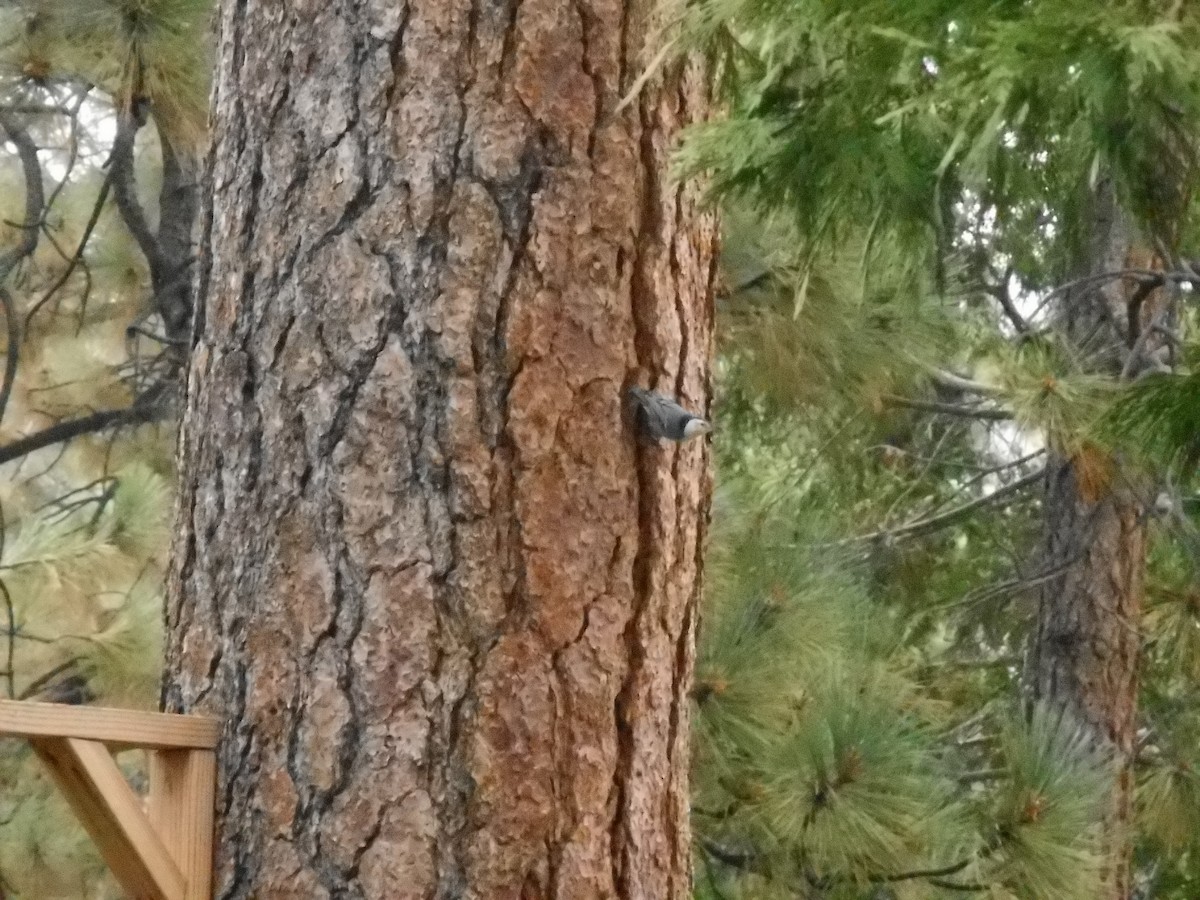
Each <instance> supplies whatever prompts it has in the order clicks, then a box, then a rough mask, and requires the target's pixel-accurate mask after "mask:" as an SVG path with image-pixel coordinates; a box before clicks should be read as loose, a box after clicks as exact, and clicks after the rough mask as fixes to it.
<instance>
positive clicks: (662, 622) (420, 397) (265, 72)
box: [164, 0, 715, 900]
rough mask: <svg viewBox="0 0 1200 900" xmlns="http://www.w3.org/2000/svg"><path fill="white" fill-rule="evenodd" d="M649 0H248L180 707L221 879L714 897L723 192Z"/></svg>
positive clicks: (196, 433) (186, 526)
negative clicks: (706, 858)
mask: <svg viewBox="0 0 1200 900" xmlns="http://www.w3.org/2000/svg"><path fill="white" fill-rule="evenodd" d="M651 8H652V3H651V2H649V0H646V2H640V0H639V2H619V0H580V2H576V3H568V4H564V3H559V2H553V0H525V2H515V0H514V2H507V3H505V2H501V3H491V4H481V3H470V2H458V0H424V2H418V3H410V4H408V5H404V4H386V3H372V2H366V0H357V2H344V3H340V4H330V3H324V2H315V0H303V2H297V3H292V4H286V5H283V4H245V3H242V2H237V0H226V2H224V3H223V4H222V7H221V12H220V23H219V40H218V73H217V80H216V85H215V88H214V99H215V110H214V125H215V133H214V147H213V151H212V157H211V160H210V166H211V179H212V198H211V200H208V201H206V205H207V208H206V209H205V211H204V214H203V215H202V220H203V222H204V225H203V231H204V233H203V235H202V238H201V252H200V261H199V263H198V267H199V272H198V275H199V285H200V289H199V296H198V303H199V319H198V321H197V324H196V330H195V338H194V340H195V346H194V348H193V351H192V355H191V364H190V365H191V368H190V374H189V390H188V400H187V409H186V413H185V418H184V423H183V428H182V436H181V444H180V453H181V494H180V499H179V506H178V528H177V540H176V544H175V548H174V549H175V553H174V565H173V569H172V573H171V578H170V585H169V599H168V611H167V621H168V632H169V641H168V643H169V647H168V668H169V672H168V677H167V686H166V688H165V697H164V700H165V705H166V706H167V707H168V708H171V709H187V710H205V711H208V712H211V713H215V714H217V715H219V716H221V717H222V718H223V719H224V721H225V723H226V724H225V731H224V738H223V740H222V743H221V748H220V763H221V782H220V788H219V792H218V794H219V796H218V814H219V822H220V836H219V845H220V850H219V853H218V873H217V884H218V887H217V894H216V895H217V896H218V897H221V898H246V897H258V898H267V897H296V896H302V897H306V898H309V897H311V898H322V897H348V898H393V897H405V898H407V897H421V898H426V897H428V898H451V897H472V898H481V900H482V898H489V900H491V898H497V900H504V898H530V900H532V898H542V897H545V898H551V897H561V898H568V897H570V898H588V897H611V898H630V900H632V898H649V897H653V898H666V900H670V898H678V900H683V898H686V897H689V896H690V881H689V860H690V847H689V833H688V825H687V797H688V787H687V765H688V707H687V702H688V701H687V697H688V692H689V687H690V684H689V682H690V678H691V668H692V638H693V631H694V627H695V611H696V601H697V597H698V592H699V586H700V574H701V573H700V551H701V546H702V543H703V540H704V535H705V529H706V522H707V515H708V497H709V492H710V476H709V453H708V450H707V447H706V445H705V444H704V443H703V442H701V441H693V442H690V443H688V444H685V445H681V446H677V445H670V446H667V447H656V448H646V447H641V446H639V445H638V443H637V442H636V441H635V439H634V436H633V435H632V434H631V432H630V431H629V429H628V427H627V426H626V425H624V424H623V421H622V397H623V394H624V389H625V388H626V387H627V386H628V385H630V384H632V383H634V382H635V381H637V382H639V383H642V384H647V383H649V384H651V385H652V386H655V387H657V388H658V389H660V390H664V391H667V392H672V393H675V394H677V395H679V396H680V397H681V398H682V402H684V403H685V404H687V405H689V406H691V407H693V408H696V409H698V410H704V409H705V407H706V405H707V398H708V396H709V375H708V372H709V360H710V355H711V343H712V290H713V280H714V245H715V227H714V223H713V222H712V221H711V220H710V219H709V218H707V217H706V216H704V215H702V214H701V213H700V212H699V208H698V197H697V195H696V194H695V192H694V191H693V190H692V189H690V188H681V187H678V186H676V185H673V184H671V183H669V182H668V181H667V180H666V179H665V178H664V177H663V175H662V173H663V171H664V167H665V164H666V162H667V156H668V152H669V149H670V147H671V144H672V141H673V138H674V135H675V134H676V132H677V130H678V128H679V127H680V126H681V125H683V124H685V123H687V122H689V121H691V120H694V119H695V118H696V117H698V116H699V115H701V114H703V112H704V109H705V104H706V99H705V94H704V91H703V87H702V80H701V79H700V78H699V74H700V73H698V72H695V71H691V72H688V73H686V74H681V75H679V76H678V77H674V76H673V77H671V78H668V79H667V80H666V83H665V84H664V83H660V82H657V81H656V82H652V83H651V85H650V86H649V87H648V88H647V89H646V91H644V92H643V94H642V95H641V96H640V97H639V99H638V100H637V101H636V102H635V103H634V104H632V106H631V107H630V108H628V109H626V110H624V111H622V112H621V113H616V112H615V109H616V106H617V104H618V101H619V100H620V97H621V91H622V89H623V88H625V87H627V86H628V85H630V84H631V83H632V82H633V80H634V79H635V78H636V77H637V75H638V74H639V73H640V69H639V64H640V60H642V59H644V58H646V57H644V56H640V55H639V53H640V51H641V49H642V43H643V41H644V39H645V36H646V35H647V34H648V33H649V32H650V31H651V30H652V24H653V23H652V22H651V21H650V9H651Z"/></svg>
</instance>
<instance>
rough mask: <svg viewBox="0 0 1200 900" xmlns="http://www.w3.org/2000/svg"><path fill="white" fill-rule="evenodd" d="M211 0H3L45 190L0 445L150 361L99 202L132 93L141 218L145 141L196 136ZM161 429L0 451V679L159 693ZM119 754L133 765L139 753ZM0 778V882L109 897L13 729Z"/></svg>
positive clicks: (136, 273) (11, 277) (137, 257)
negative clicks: (120, 116) (145, 123)
mask: <svg viewBox="0 0 1200 900" xmlns="http://www.w3.org/2000/svg"><path fill="white" fill-rule="evenodd" d="M210 5H211V4H210V2H209V0H88V2H77V0H26V2H20V3H11V4H6V5H5V6H4V8H3V9H0V111H5V114H6V115H8V116H9V117H10V119H9V120H10V121H11V122H13V123H15V125H16V126H17V127H19V128H20V129H22V130H24V131H25V132H26V133H27V134H28V135H29V137H30V139H31V140H32V141H33V143H34V144H35V145H36V146H37V147H38V154H37V162H38V164H39V167H40V169H41V180H42V185H43V194H44V197H45V208H44V210H42V211H41V219H42V225H41V228H40V229H39V232H38V241H37V244H36V246H35V248H34V249H33V251H32V253H30V254H28V255H27V256H25V257H23V258H21V259H19V260H18V261H17V263H16V265H15V266H14V267H13V268H12V269H11V271H9V272H7V277H5V278H4V279H3V281H2V282H0V288H2V289H3V291H4V295H3V298H5V299H7V301H8V302H11V304H12V307H13V312H14V315H15V318H16V320H17V323H18V336H19V338H20V341H19V344H18V347H17V368H16V377H15V379H14V381H13V383H12V390H11V396H9V397H8V399H7V403H6V404H5V405H4V408H3V411H2V418H0V446H5V445H8V444H11V443H12V442H14V441H16V440H18V439H20V438H21V437H23V436H26V435H29V434H34V433H37V432H39V431H40V430H42V429H44V428H46V427H48V426H50V425H52V424H54V423H55V422H58V421H64V420H71V419H73V418H77V417H80V416H84V415H86V414H88V413H90V412H92V411H93V410H104V409H120V408H122V407H126V406H128V405H129V404H130V402H131V401H132V399H133V397H134V396H136V394H137V393H138V391H140V390H142V389H143V386H144V383H145V379H146V377H147V376H146V373H147V371H149V370H152V369H153V368H154V366H156V365H158V363H157V361H156V360H157V357H158V355H159V354H160V353H161V350H162V345H161V343H160V342H158V341H156V340H155V339H154V338H153V334H154V331H155V328H156V324H155V321H154V320H153V319H152V318H150V317H149V316H148V315H147V312H146V310H147V308H148V306H149V304H148V300H149V296H150V284H149V275H148V271H147V266H146V263H145V259H144V257H143V255H142V252H141V250H140V249H139V247H138V244H137V241H136V240H135V239H134V237H133V235H132V234H131V233H130V232H129V230H128V229H127V228H126V226H125V224H124V221H123V218H122V215H121V213H120V212H119V210H118V208H117V205H116V203H115V202H114V198H113V193H114V192H113V190H112V185H111V183H110V182H111V179H112V177H113V176H112V174H111V167H110V166H109V165H108V163H109V157H110V154H111V152H112V142H113V135H114V122H115V115H116V113H117V111H119V110H127V109H129V108H130V106H131V104H140V105H142V106H145V107H146V108H148V109H149V110H150V111H151V112H150V115H151V117H152V118H151V127H147V128H144V129H143V130H142V132H141V133H140V134H139V135H138V140H137V143H136V145H135V162H134V176H135V179H136V188H137V191H136V193H137V196H138V198H139V199H140V202H141V204H142V206H143V208H144V210H145V213H146V217H147V219H148V220H149V221H150V223H151V225H152V226H153V224H154V223H155V222H156V221H157V218H158V206H157V190H158V186H159V180H160V173H159V169H160V144H159V141H160V140H165V141H169V142H170V144H171V146H172V148H173V149H174V151H175V153H176V154H194V153H196V152H197V151H199V150H200V149H201V146H202V143H203V139H204V128H205V122H206V118H207V94H208V75H209V73H208V65H209V64H208V58H207V53H208V50H207V36H208V15H209V9H210ZM12 147H13V144H12V143H9V144H8V145H7V148H6V149H10V150H11V148H12ZM25 202H26V192H25V178H24V171H23V165H22V160H21V159H20V158H19V157H18V155H17V154H16V153H13V152H8V153H5V154H3V155H2V156H0V205H2V206H3V210H4V211H3V215H0V219H2V220H3V223H4V224H3V225H2V226H0V254H3V253H4V252H6V251H7V250H8V249H9V248H11V247H14V246H17V245H18V244H19V242H20V241H21V240H22V238H23V237H24V235H25V233H26V232H25V229H23V228H22V227H21V223H22V222H23V221H24V220H25V219H26V207H25ZM130 326H135V327H136V330H134V331H131V330H130ZM6 337H7V334H6ZM0 350H3V345H0ZM173 444H174V437H173V429H171V428H170V427H168V426H150V427H141V428H123V429H120V430H118V431H116V432H113V431H111V430H109V431H103V432H97V433H95V434H87V435H83V436H81V437H77V438H75V439H73V440H71V441H70V442H69V443H65V444H58V445H52V446H50V447H47V448H45V449H42V450H39V451H37V452H35V453H33V454H31V455H28V456H25V457H22V458H21V459H18V460H16V461H14V462H11V463H9V464H7V465H5V466H4V467H3V475H2V477H0V599H2V600H3V604H2V605H0V669H2V670H3V671H2V672H0V693H2V694H3V695H4V696H7V697H17V698H30V699H42V700H53V701H58V702H68V703H80V702H99V703H103V704H107V705H114V706H129V707H142V708H153V707H154V706H155V705H156V704H157V699H158V689H159V679H160V677H161V672H160V669H161V656H162V637H163V635H162V584H163V573H164V571H165V564H166V545H167V538H168V517H169V515H170V506H171V493H172V479H173V468H172V453H173ZM120 762H121V764H122V766H123V767H124V768H125V769H126V770H127V773H128V774H129V776H130V777H131V779H133V780H134V782H135V783H137V782H138V780H139V778H140V777H141V776H140V774H139V772H140V764H141V761H140V759H139V758H138V755H137V754H124V755H122V756H121V757H120ZM0 797H2V798H3V799H2V800H0V892H2V893H3V894H4V896H6V897H9V896H11V897H17V898H31V900H33V898H36V900H52V898H74V897H88V898H102V897H115V896H118V894H117V891H116V888H115V886H114V885H113V884H112V881H111V879H110V878H109V877H108V875H107V874H106V872H105V870H104V867H103V865H102V864H101V862H100V860H99V858H98V856H97V854H96V852H95V850H94V848H93V846H92V844H91V842H90V841H89V840H88V839H87V838H86V836H85V835H84V834H83V832H82V830H81V829H80V828H79V826H78V825H77V824H76V822H75V819H74V816H73V815H72V814H71V813H70V811H69V810H68V809H67V808H66V807H65V805H64V803H63V801H62V799H61V798H60V797H59V796H58V795H57V793H56V792H55V791H54V790H53V789H52V787H51V785H50V784H49V782H48V781H47V780H46V778H45V776H44V774H43V772H42V770H41V767H40V764H39V763H37V761H36V760H35V759H34V758H33V757H32V756H31V754H30V753H29V751H28V749H27V748H25V747H24V746H23V745H22V744H20V743H19V742H3V746H2V747H0Z"/></svg>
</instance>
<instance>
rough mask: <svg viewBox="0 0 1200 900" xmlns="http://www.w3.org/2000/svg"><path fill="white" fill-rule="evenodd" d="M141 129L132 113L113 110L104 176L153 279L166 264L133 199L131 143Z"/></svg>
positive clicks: (134, 196)
mask: <svg viewBox="0 0 1200 900" xmlns="http://www.w3.org/2000/svg"><path fill="white" fill-rule="evenodd" d="M141 127H142V122H141V121H139V120H138V118H137V116H136V115H135V114H134V113H133V112H132V111H130V110H124V109H119V110H118V111H117V133H116V136H115V137H114V138H113V145H112V153H111V154H110V155H109V158H108V165H109V173H108V177H109V178H110V179H111V181H112V184H113V197H114V199H115V200H116V201H117V209H118V210H119V211H120V213H121V219H122V221H124V223H125V227H126V228H128V229H129V233H130V234H131V235H133V239H134V240H135V241H136V242H137V245H138V249H140V250H141V251H142V255H143V256H145V257H146V262H147V263H148V264H149V266H150V275H151V278H152V279H153V278H154V275H155V273H156V272H161V271H162V270H163V268H164V267H165V264H166V262H165V260H164V258H163V253H162V249H161V248H160V247H159V244H158V239H157V238H156V237H155V236H154V232H153V231H151V230H150V223H149V222H147V221H146V213H145V212H144V211H143V210H142V206H141V204H140V203H139V202H138V199H137V178H136V176H135V174H134V168H133V147H134V141H135V140H136V139H137V133H138V129H140V128H141Z"/></svg>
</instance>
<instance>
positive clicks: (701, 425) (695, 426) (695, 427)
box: [683, 416, 712, 441]
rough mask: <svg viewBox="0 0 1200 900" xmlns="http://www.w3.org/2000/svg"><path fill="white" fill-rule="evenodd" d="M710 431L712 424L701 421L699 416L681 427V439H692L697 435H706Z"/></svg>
mask: <svg viewBox="0 0 1200 900" xmlns="http://www.w3.org/2000/svg"><path fill="white" fill-rule="evenodd" d="M710 431H712V424H711V423H710V422H706V421H705V420H704V419H701V418H700V417H699V416H692V418H690V419H688V420H687V422H686V423H685V424H684V426H683V439H684V440H685V441H686V440H687V439H688V438H694V437H696V436H697V435H701V434H708V433H709V432H710Z"/></svg>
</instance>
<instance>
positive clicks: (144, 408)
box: [0, 389, 167, 465]
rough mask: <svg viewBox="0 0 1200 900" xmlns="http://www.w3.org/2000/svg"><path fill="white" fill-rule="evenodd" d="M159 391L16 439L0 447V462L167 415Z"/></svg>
mask: <svg viewBox="0 0 1200 900" xmlns="http://www.w3.org/2000/svg"><path fill="white" fill-rule="evenodd" d="M162 393H163V390H162V389H151V390H150V391H147V392H146V393H145V394H142V395H141V396H140V397H139V398H138V399H137V400H135V401H134V402H133V405H132V406H128V407H126V408H124V409H105V410H100V411H99V412H94V413H91V414H90V415H86V416H82V417H81V418H78V419H68V420H67V421H65V422H59V423H58V424H56V425H51V426H50V427H49V428H45V429H43V430H41V431H38V432H35V433H34V434H31V435H27V436H26V437H23V438H18V439H17V440H15V441H13V442H12V443H11V444H8V445H6V446H4V447H0V465H3V464H5V463H10V462H12V461H13V460H16V459H20V458H21V457H23V456H28V455H29V454H30V453H33V452H35V451H37V450H41V449H43V448H44V447H51V446H53V445H54V444H60V443H63V442H65V441H69V440H71V439H72V438H77V437H81V436H83V435H85V434H96V433H98V432H101V431H106V430H108V429H109V428H115V427H118V426H121V425H145V424H148V423H150V422H157V421H160V420H162V419H164V418H166V416H167V409H166V407H165V405H164V404H163V403H161V402H160V398H161V395H162Z"/></svg>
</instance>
